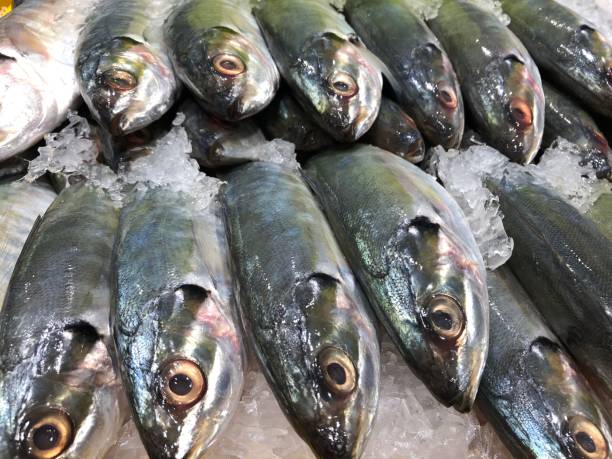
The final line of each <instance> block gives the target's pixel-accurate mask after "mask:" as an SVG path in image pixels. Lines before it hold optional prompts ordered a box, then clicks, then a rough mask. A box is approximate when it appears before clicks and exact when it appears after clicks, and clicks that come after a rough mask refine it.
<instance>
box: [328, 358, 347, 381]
mask: <svg viewBox="0 0 612 459" xmlns="http://www.w3.org/2000/svg"><path fill="white" fill-rule="evenodd" d="M327 374H328V375H329V377H330V378H331V379H332V381H334V382H335V383H336V384H337V385H339V386H342V385H343V384H344V383H345V382H346V372H345V371H344V368H342V365H339V364H337V363H330V364H329V365H327Z"/></svg>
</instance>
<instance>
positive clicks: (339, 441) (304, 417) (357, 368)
mask: <svg viewBox="0 0 612 459" xmlns="http://www.w3.org/2000/svg"><path fill="white" fill-rule="evenodd" d="M292 296H293V298H292V300H293V302H294V304H296V305H299V306H300V308H302V310H303V311H308V312H307V313H306V317H305V323H304V324H303V326H304V330H316V333H307V335H306V334H305V335H304V336H301V337H299V339H301V340H304V339H305V340H308V341H309V342H308V343H305V342H303V343H302V345H301V346H299V347H298V348H297V353H296V355H295V356H294V358H298V359H299V361H300V362H303V363H305V365H302V364H300V365H297V366H296V365H295V360H294V359H293V358H291V359H288V360H289V361H287V362H285V365H287V367H286V369H285V371H286V375H285V379H283V380H279V381H276V382H277V384H274V386H276V387H277V390H278V387H282V389H280V392H281V394H280V397H278V394H277V397H278V398H279V399H280V400H282V401H284V408H285V411H286V412H287V413H288V418H289V420H290V421H291V423H292V424H293V426H294V427H295V429H296V430H297V432H298V433H299V434H300V435H301V436H302V438H303V439H304V440H305V441H306V442H307V443H308V445H309V446H310V447H311V448H312V449H313V451H314V452H315V454H316V455H317V457H326V458H353V457H359V456H360V455H361V452H362V451H363V447H364V444H365V441H366V439H367V436H368V433H369V431H370V428H371V425H372V421H373V418H374V413H375V411H376V406H377V403H378V377H379V376H378V374H379V366H380V364H379V349H378V340H377V337H376V333H375V330H374V328H373V326H372V323H371V322H370V317H369V316H368V315H367V313H365V312H364V309H359V308H358V307H357V306H356V300H355V299H354V298H353V297H352V296H351V295H350V294H348V293H347V292H346V291H345V289H344V288H343V286H342V284H340V283H339V282H338V281H337V280H336V279H335V278H333V277H330V276H327V275H326V274H322V273H318V274H314V275H312V276H310V277H309V278H308V279H305V280H303V281H300V282H298V283H297V284H296V286H295V289H294V291H293V292H292ZM304 352H305V353H306V354H304Z"/></svg>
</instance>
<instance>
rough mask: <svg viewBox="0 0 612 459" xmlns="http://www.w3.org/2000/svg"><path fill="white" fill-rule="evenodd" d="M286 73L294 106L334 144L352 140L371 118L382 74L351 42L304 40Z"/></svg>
mask: <svg viewBox="0 0 612 459" xmlns="http://www.w3.org/2000/svg"><path fill="white" fill-rule="evenodd" d="M291 73H292V75H293V79H294V83H295V84H296V85H297V91H295V95H296V97H297V98H298V100H299V102H300V104H301V105H302V106H303V107H304V108H305V109H306V111H308V112H309V113H310V114H311V115H312V116H313V118H314V120H315V121H316V122H317V123H318V124H319V125H320V126H321V127H322V128H323V129H325V130H326V131H328V132H329V133H330V134H331V135H332V136H333V137H334V138H335V139H336V140H338V141H341V142H352V141H355V140H357V139H358V138H360V137H361V136H362V135H363V134H365V133H366V132H367V131H368V130H369V129H370V127H371V126H372V124H373V123H374V121H375V120H376V117H377V115H378V110H379V108H380V100H381V92H382V76H381V73H380V71H379V69H378V68H376V66H375V65H374V64H373V63H372V62H370V60H369V59H368V57H366V54H365V53H363V52H362V50H361V48H360V47H359V46H357V45H355V44H353V43H351V41H349V40H346V39H343V38H340V37H338V36H337V35H335V34H333V33H325V34H323V35H321V36H319V37H317V38H315V39H314V40H311V41H309V42H308V43H307V44H306V46H304V48H303V50H302V53H301V56H300V58H299V59H298V60H297V62H296V63H295V64H294V65H293V66H292V69H291Z"/></svg>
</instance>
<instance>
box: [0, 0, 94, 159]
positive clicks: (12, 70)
mask: <svg viewBox="0 0 612 459" xmlns="http://www.w3.org/2000/svg"><path fill="white" fill-rule="evenodd" d="M96 4H97V0H83V1H82V2H79V4H78V5H76V4H75V3H74V2H73V1H71V0H30V1H28V2H27V3H26V4H25V5H21V6H20V7H19V8H16V9H14V10H13V11H12V12H11V13H9V14H8V15H7V16H5V17H3V18H2V20H1V21H0V161H3V160H5V159H7V158H10V157H12V156H14V155H16V154H18V153H21V152H23V151H25V150H26V149H27V148H29V147H30V146H32V145H34V144H36V143H37V142H38V141H40V140H41V139H42V138H43V136H44V135H45V134H47V133H49V132H51V131H52V130H53V129H54V128H56V127H57V126H59V125H60V124H61V123H62V122H63V121H65V120H66V116H67V114H68V110H70V109H71V108H73V107H75V106H76V104H77V102H78V96H79V89H78V84H77V80H76V77H75V74H74V65H75V61H76V46H77V40H78V37H79V33H80V31H81V29H82V27H83V25H84V23H85V20H86V17H87V14H88V13H90V12H92V11H95V6H96Z"/></svg>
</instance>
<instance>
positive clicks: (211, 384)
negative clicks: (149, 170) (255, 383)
mask: <svg viewBox="0 0 612 459" xmlns="http://www.w3.org/2000/svg"><path fill="white" fill-rule="evenodd" d="M113 265H114V272H115V276H114V281H113V291H114V304H113V308H112V309H111V324H112V328H113V330H114V339H115V345H116V348H117V354H118V360H119V362H120V369H121V376H122V380H123V383H124V385H125V388H126V392H127V395H128V399H129V401H130V406H131V409H132V414H133V419H134V421H135V423H136V426H137V427H138V431H139V434H140V438H141V440H142V442H143V444H144V446H145V448H146V450H147V452H148V454H149V455H150V456H151V457H156V458H186V457H189V458H195V457H203V455H204V453H205V451H206V450H207V448H208V447H209V446H210V445H211V444H212V443H213V442H214V441H215V440H216V439H217V438H219V436H220V435H221V433H222V431H223V430H224V428H225V427H227V424H228V423H229V422H230V420H231V418H232V415H233V413H234V412H235V410H236V407H237V405H238V402H239V401H240V396H241V394H242V387H243V380H244V370H245V367H246V357H245V351H244V347H243V345H242V337H241V332H240V328H239V325H238V322H237V317H236V313H235V311H234V295H233V287H232V282H231V279H232V276H231V274H230V271H229V270H230V268H229V255H228V249H227V241H226V236H225V228H224V226H223V217H222V214H221V211H220V206H219V205H218V203H214V202H213V203H212V204H211V206H210V207H208V208H206V209H204V208H202V207H201V204H199V203H198V199H197V198H194V197H193V196H191V195H187V194H184V193H182V192H179V191H176V190H172V188H170V187H167V188H162V187H153V188H147V189H145V190H140V188H139V187H137V188H136V189H135V190H133V191H132V192H131V193H130V194H129V195H128V197H127V198H126V204H125V205H124V207H123V209H122V211H121V218H120V223H119V231H118V237H117V243H116V246H115V255H114V261H113Z"/></svg>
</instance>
